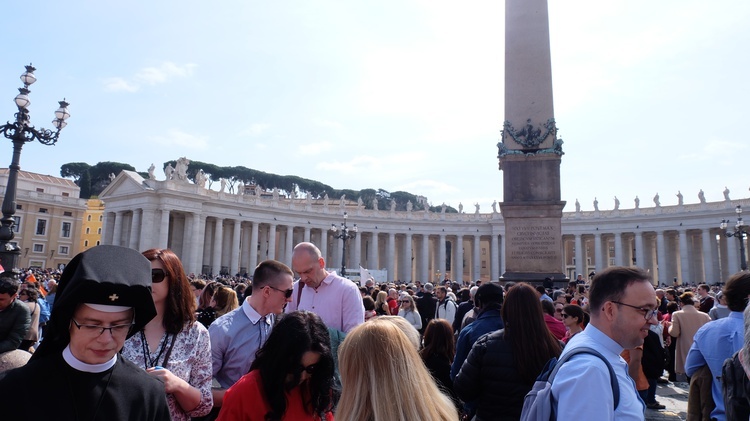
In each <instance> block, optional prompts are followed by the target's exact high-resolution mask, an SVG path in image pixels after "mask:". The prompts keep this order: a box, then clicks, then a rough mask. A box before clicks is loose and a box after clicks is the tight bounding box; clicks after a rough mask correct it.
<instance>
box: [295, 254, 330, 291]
mask: <svg viewBox="0 0 750 421" xmlns="http://www.w3.org/2000/svg"><path fill="white" fill-rule="evenodd" d="M325 267H326V262H325V260H324V259H323V257H322V255H321V253H320V249H319V248H318V247H316V246H315V244H313V243H299V244H297V245H296V246H295V247H294V251H293V252H292V269H293V270H294V271H295V272H296V273H297V274H298V275H299V279H300V282H302V283H304V284H305V285H306V286H309V287H312V288H317V287H318V286H320V283H321V282H323V280H324V279H325V278H326V276H328V272H326V270H325Z"/></svg>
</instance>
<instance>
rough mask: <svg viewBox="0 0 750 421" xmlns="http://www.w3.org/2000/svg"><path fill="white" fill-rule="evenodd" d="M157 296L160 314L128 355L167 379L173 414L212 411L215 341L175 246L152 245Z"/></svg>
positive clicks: (131, 343) (129, 344)
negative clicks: (200, 318) (199, 317)
mask: <svg viewBox="0 0 750 421" xmlns="http://www.w3.org/2000/svg"><path fill="white" fill-rule="evenodd" d="M143 255H144V256H145V257H146V258H147V259H148V260H150V261H151V297H152V298H153V299H154V305H155V306H156V317H154V318H153V319H151V321H150V322H149V323H148V324H147V325H146V326H145V327H144V328H143V330H141V331H140V332H137V333H136V334H134V335H132V336H131V337H130V338H129V339H128V340H127V341H125V346H124V347H123V348H122V351H121V352H122V356H123V357H125V358H127V359H128V360H130V361H132V362H133V363H135V364H136V365H138V366H140V367H143V369H145V370H146V372H148V373H149V374H150V375H152V376H154V377H157V378H159V379H160V380H161V381H162V382H163V383H164V391H165V392H166V394H167V403H168V404H169V412H170V414H171V416H172V420H185V421H187V420H190V418H191V417H200V416H204V415H206V414H208V413H209V412H210V411H211V408H212V407H213V399H212V397H211V345H210V342H209V336H208V330H206V328H205V327H203V325H202V324H200V323H197V322H196V320H195V299H194V295H193V294H192V291H191V290H190V283H189V282H188V279H187V276H186V275H185V270H184V269H183V267H182V263H181V262H180V259H179V257H177V255H176V254H174V252H173V251H172V250H169V249H149V250H146V251H144V252H143Z"/></svg>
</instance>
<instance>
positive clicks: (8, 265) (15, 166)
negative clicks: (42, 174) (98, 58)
mask: <svg viewBox="0 0 750 421" xmlns="http://www.w3.org/2000/svg"><path fill="white" fill-rule="evenodd" d="M34 70H36V69H35V68H34V66H32V65H31V64H29V65H28V66H26V71H25V72H24V73H23V74H22V75H21V81H22V82H23V88H18V92H19V94H18V95H17V96H16V98H15V102H16V106H18V112H17V113H16V114H15V116H16V121H14V122H12V123H11V122H8V124H5V125H2V126H0V133H2V134H3V136H5V137H6V138H8V139H10V140H11V141H12V142H13V159H12V161H11V163H10V167H9V168H10V173H9V174H8V185H7V186H6V187H5V197H4V198H3V206H2V211H3V217H2V219H0V263H2V265H3V268H5V269H6V270H11V269H13V268H16V267H18V256H19V255H20V254H21V249H20V248H19V247H18V246H14V245H13V244H11V243H10V241H11V240H12V239H13V237H14V233H13V228H14V226H15V224H16V221H15V219H14V218H13V215H14V214H15V213H16V186H17V184H18V171H19V170H20V169H21V165H20V160H21V148H22V147H23V145H24V143H27V142H33V141H35V140H38V141H39V142H41V143H43V144H45V145H54V144H55V143H56V142H57V138H58V136H59V135H60V130H62V129H63V127H65V126H66V125H67V124H68V123H66V122H65V120H67V119H68V117H70V113H69V112H68V105H70V104H68V103H67V102H65V100H62V101H59V104H60V108H58V109H57V111H55V119H54V120H52V125H53V126H55V128H56V129H57V130H56V131H54V132H53V131H52V130H47V129H43V128H39V129H37V128H35V127H34V126H32V125H31V117H30V116H29V104H31V101H30V100H29V93H30V92H31V91H30V90H29V86H31V84H33V83H34V82H36V76H34Z"/></svg>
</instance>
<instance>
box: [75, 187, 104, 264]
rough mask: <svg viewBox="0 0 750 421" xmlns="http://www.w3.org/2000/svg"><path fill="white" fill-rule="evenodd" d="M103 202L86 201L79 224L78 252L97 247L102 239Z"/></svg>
mask: <svg viewBox="0 0 750 421" xmlns="http://www.w3.org/2000/svg"><path fill="white" fill-rule="evenodd" d="M103 221H104V202H103V201H102V200H101V199H88V200H87V201H86V211H85V212H84V213H83V219H82V222H81V242H80V246H79V250H81V251H85V250H88V249H90V248H91V247H94V246H98V245H99V244H100V243H101V238H102V223H103Z"/></svg>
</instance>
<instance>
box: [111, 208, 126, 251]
mask: <svg viewBox="0 0 750 421" xmlns="http://www.w3.org/2000/svg"><path fill="white" fill-rule="evenodd" d="M123 218H125V212H124V211H117V212H115V229H114V231H113V234H112V244H114V245H116V246H121V245H122V220H123Z"/></svg>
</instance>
